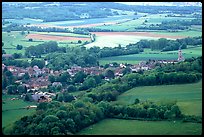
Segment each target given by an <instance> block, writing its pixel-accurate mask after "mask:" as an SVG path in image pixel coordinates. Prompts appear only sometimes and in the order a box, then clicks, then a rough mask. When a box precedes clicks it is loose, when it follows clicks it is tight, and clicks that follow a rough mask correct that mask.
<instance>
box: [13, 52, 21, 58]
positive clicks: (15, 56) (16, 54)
mask: <svg viewBox="0 0 204 137" xmlns="http://www.w3.org/2000/svg"><path fill="white" fill-rule="evenodd" d="M21 57H22V54H21V53H14V54H13V58H14V59H18V58H21Z"/></svg>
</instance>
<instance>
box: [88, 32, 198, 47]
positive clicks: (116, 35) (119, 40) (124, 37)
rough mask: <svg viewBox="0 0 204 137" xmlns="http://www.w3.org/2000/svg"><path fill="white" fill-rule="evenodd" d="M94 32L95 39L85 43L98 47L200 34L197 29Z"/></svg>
mask: <svg viewBox="0 0 204 137" xmlns="http://www.w3.org/2000/svg"><path fill="white" fill-rule="evenodd" d="M93 34H96V41H95V42H93V43H90V44H87V45H85V46H86V47H88V48H90V47H92V46H99V47H101V48H102V47H117V46H118V45H119V44H121V45H122V46H124V45H128V44H129V43H136V42H138V41H139V40H141V39H147V40H155V39H159V38H167V39H179V38H185V37H189V36H192V37H193V36H201V34H202V32H200V31H199V32H198V31H183V32H163V31H158V32H93Z"/></svg>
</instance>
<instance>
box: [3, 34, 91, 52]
mask: <svg viewBox="0 0 204 137" xmlns="http://www.w3.org/2000/svg"><path fill="white" fill-rule="evenodd" d="M20 33H21V31H11V32H10V33H7V32H2V41H3V42H4V46H3V48H2V49H4V50H5V51H6V54H13V53H21V54H24V52H25V48H26V47H29V46H36V45H38V44H42V43H44V42H48V41H50V40H33V41H32V42H29V41H28V38H26V35H27V32H26V34H25V35H21V34H20ZM30 34H49V35H52V36H73V37H82V38H83V37H84V38H86V37H87V38H89V36H88V35H80V34H73V33H58V32H50V33H47V32H34V31H30ZM57 42H58V46H60V47H68V46H78V45H81V44H79V43H78V42H77V41H76V40H69V41H57ZM83 42H85V41H84V40H82V43H83ZM18 44H19V45H22V46H23V49H22V50H17V49H16V46H17V45H18Z"/></svg>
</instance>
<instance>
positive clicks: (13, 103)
mask: <svg viewBox="0 0 204 137" xmlns="http://www.w3.org/2000/svg"><path fill="white" fill-rule="evenodd" d="M14 97H17V96H15V95H2V100H3V102H4V103H2V127H7V126H9V125H11V124H12V123H13V122H15V121H16V120H18V119H20V118H21V117H23V116H26V115H29V114H32V113H33V112H34V111H35V109H28V110H27V109H20V108H23V107H26V106H29V105H35V104H36V103H34V102H25V101H23V100H22V99H19V100H10V99H11V98H14Z"/></svg>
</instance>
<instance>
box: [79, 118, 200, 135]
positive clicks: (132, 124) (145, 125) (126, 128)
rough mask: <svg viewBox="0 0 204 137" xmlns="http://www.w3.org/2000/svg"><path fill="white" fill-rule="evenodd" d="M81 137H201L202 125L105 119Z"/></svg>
mask: <svg viewBox="0 0 204 137" xmlns="http://www.w3.org/2000/svg"><path fill="white" fill-rule="evenodd" d="M77 134H79V135H201V134H202V124H201V123H189V122H188V123H183V122H181V121H175V122H173V121H138V120H124V119H105V120H102V121H100V122H98V123H96V124H94V125H91V126H89V127H87V128H85V129H83V130H81V131H80V132H78V133H77Z"/></svg>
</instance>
